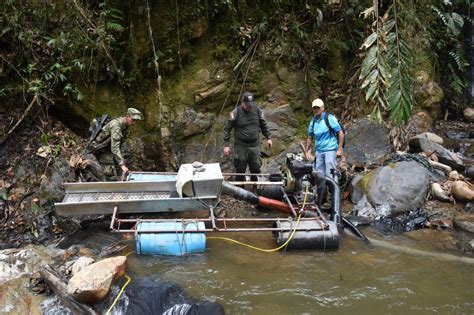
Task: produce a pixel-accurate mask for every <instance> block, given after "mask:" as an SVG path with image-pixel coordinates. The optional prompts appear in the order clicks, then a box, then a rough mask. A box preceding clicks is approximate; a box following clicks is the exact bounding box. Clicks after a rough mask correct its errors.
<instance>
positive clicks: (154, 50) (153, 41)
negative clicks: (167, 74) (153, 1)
mask: <svg viewBox="0 0 474 315" xmlns="http://www.w3.org/2000/svg"><path fill="white" fill-rule="evenodd" d="M146 12H147V18H148V33H149V35H150V41H151V46H152V48H153V63H154V64H155V70H156V85H157V91H156V92H157V98H158V105H159V106H158V126H159V127H161V119H162V110H163V100H162V97H161V96H162V92H161V76H160V67H159V64H158V60H157V56H156V47H155V40H154V39H153V29H152V28H151V17H150V5H149V3H148V0H146Z"/></svg>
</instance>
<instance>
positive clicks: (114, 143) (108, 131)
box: [92, 117, 130, 166]
mask: <svg viewBox="0 0 474 315" xmlns="http://www.w3.org/2000/svg"><path fill="white" fill-rule="evenodd" d="M129 135H130V130H129V129H128V127H127V126H126V125H125V117H119V118H115V119H112V120H111V121H110V122H109V123H108V124H107V125H105V126H104V128H102V130H101V132H100V133H99V135H98V136H97V138H95V140H94V142H93V143H92V146H93V148H94V150H100V149H103V148H106V147H108V146H109V145H110V151H111V152H112V154H113V156H114V162H115V163H117V164H118V165H120V166H122V165H124V164H125V161H124V159H123V156H122V151H121V150H120V146H121V144H122V142H123V140H124V139H125V138H127V137H128V136H129Z"/></svg>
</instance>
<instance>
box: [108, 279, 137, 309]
mask: <svg viewBox="0 0 474 315" xmlns="http://www.w3.org/2000/svg"><path fill="white" fill-rule="evenodd" d="M125 278H127V282H125V284H124V285H123V286H122V289H120V292H119V294H118V295H117V297H116V298H115V300H114V302H113V303H112V305H111V306H110V307H109V309H108V310H107V313H105V314H106V315H109V314H110V312H111V311H112V309H113V308H114V306H115V304H116V303H117V301H118V300H119V298H120V296H122V293H123V290H125V288H126V287H127V285H128V284H129V283H130V281H131V280H132V279H131V278H130V277H129V276H127V275H125Z"/></svg>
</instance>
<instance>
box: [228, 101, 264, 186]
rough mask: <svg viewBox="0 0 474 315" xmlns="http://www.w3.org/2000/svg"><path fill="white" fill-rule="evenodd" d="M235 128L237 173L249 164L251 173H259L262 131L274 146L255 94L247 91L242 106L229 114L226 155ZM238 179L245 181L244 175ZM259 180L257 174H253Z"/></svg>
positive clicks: (253, 178) (254, 179) (235, 164)
mask: <svg viewBox="0 0 474 315" xmlns="http://www.w3.org/2000/svg"><path fill="white" fill-rule="evenodd" d="M232 129H234V166H235V172H236V173H242V174H243V173H245V171H246V169H247V165H248V166H249V169H250V173H252V174H259V173H260V172H261V170H260V168H261V166H262V159H261V157H260V133H259V131H260V130H261V131H262V134H263V136H264V137H265V138H266V139H267V145H268V147H269V148H271V147H272V145H273V144H272V140H271V139H270V137H271V135H270V131H269V129H268V126H267V122H266V120H265V117H264V116H263V111H262V110H261V109H260V107H258V106H257V104H256V103H255V101H254V98H253V94H252V93H250V92H245V93H244V94H243V96H242V102H241V104H240V106H237V107H236V108H235V109H234V110H233V111H232V112H231V113H230V115H229V118H228V119H227V123H226V125H225V127H224V156H229V155H230V146H229V143H230V133H231V131H232ZM235 180H237V181H244V180H245V176H244V175H238V176H236V177H235ZM251 180H252V181H257V180H258V179H257V176H256V175H253V176H251Z"/></svg>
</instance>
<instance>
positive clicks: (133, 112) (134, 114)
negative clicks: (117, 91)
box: [127, 107, 143, 120]
mask: <svg viewBox="0 0 474 315" xmlns="http://www.w3.org/2000/svg"><path fill="white" fill-rule="evenodd" d="M127 115H128V116H130V117H131V118H132V119H133V120H142V119H143V118H142V113H140V111H139V110H138V109H136V108H133V107H130V108H129V109H127Z"/></svg>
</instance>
